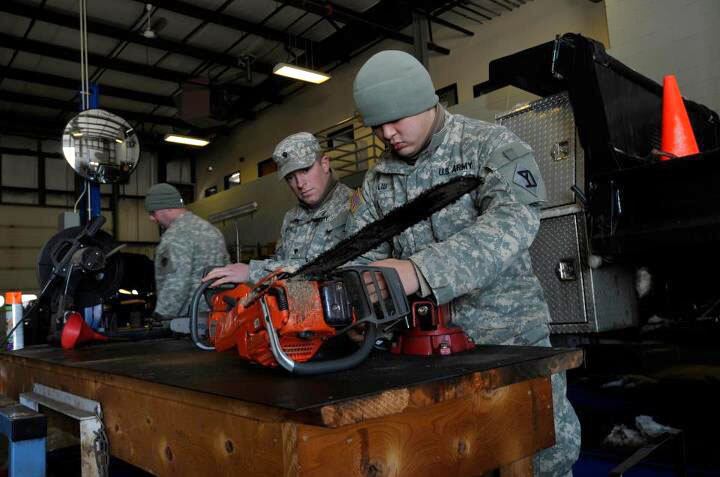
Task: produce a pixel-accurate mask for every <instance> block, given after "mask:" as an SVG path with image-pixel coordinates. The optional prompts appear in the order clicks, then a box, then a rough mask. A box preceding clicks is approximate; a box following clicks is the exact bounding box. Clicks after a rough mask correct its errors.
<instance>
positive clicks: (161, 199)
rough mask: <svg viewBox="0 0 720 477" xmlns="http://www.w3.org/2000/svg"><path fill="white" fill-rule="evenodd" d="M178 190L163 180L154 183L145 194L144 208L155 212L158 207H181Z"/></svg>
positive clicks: (182, 204)
mask: <svg viewBox="0 0 720 477" xmlns="http://www.w3.org/2000/svg"><path fill="white" fill-rule="evenodd" d="M183 208H185V204H184V203H183V200H182V197H181V196H180V192H178V190H177V189H176V188H174V187H173V186H171V185H170V184H166V183H164V182H162V183H160V184H155V185H154V186H152V187H151V188H150V190H148V192H147V195H146V196H145V210H147V211H148V212H155V211H156V210H160V209H183Z"/></svg>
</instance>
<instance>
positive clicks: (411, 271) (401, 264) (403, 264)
mask: <svg viewBox="0 0 720 477" xmlns="http://www.w3.org/2000/svg"><path fill="white" fill-rule="evenodd" d="M370 265H372V266H374V267H387V268H394V269H395V271H397V273H398V276H399V277H400V281H401V282H402V285H403V289H404V290H405V295H412V294H413V293H415V292H417V291H418V290H419V289H420V281H419V280H418V277H417V274H416V272H415V266H414V265H413V263H412V262H411V261H410V260H398V259H396V258H386V259H384V260H378V261H377V262H372V263H371V264H370ZM376 276H377V280H378V285H379V287H380V294H381V297H382V299H385V298H387V296H388V292H387V284H386V283H385V280H384V279H383V277H382V275H380V274H378V275H376ZM363 278H364V279H365V285H366V286H367V287H368V291H369V292H370V300H372V302H373V303H375V302H377V301H378V296H377V293H375V290H374V287H373V286H372V277H371V276H370V274H369V273H365V274H364V276H363Z"/></svg>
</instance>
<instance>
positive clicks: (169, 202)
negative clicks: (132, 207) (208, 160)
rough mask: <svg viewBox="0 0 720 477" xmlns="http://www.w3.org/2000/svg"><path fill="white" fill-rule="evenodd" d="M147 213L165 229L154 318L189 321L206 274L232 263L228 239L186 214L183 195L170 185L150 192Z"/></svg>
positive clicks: (157, 259)
mask: <svg viewBox="0 0 720 477" xmlns="http://www.w3.org/2000/svg"><path fill="white" fill-rule="evenodd" d="M145 210H146V211H147V212H148V214H150V220H151V221H152V222H155V223H156V224H159V225H160V226H161V227H162V228H163V229H165V231H164V233H163V234H162V236H161V238H160V244H159V245H158V247H157V249H156V251H155V288H156V290H157V303H156V305H155V314H156V315H160V317H161V318H177V317H184V316H185V317H186V316H187V315H188V310H189V307H190V299H191V297H192V294H193V292H194V291H195V288H197V285H198V283H200V280H201V278H202V274H203V272H204V270H205V269H206V268H208V267H217V266H221V265H225V264H226V263H228V262H229V261H230V256H229V255H228V251H227V247H226V245H225V239H224V237H223V235H222V234H221V233H220V231H219V230H218V229H217V228H215V227H214V226H213V225H211V224H210V223H209V222H207V221H206V220H203V219H201V218H200V217H198V216H197V215H195V214H193V213H192V212H190V211H189V210H186V209H185V204H184V203H183V200H182V197H181V196H180V192H178V190H177V189H176V188H175V187H173V186H171V185H170V184H165V183H160V184H155V185H154V186H152V187H151V188H150V190H148V193H147V195H146V196H145Z"/></svg>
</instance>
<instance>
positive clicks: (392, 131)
mask: <svg viewBox="0 0 720 477" xmlns="http://www.w3.org/2000/svg"><path fill="white" fill-rule="evenodd" d="M353 96H354V99H355V104H356V106H357V109H358V110H359V111H360V113H361V114H362V117H363V121H364V122H365V124H366V125H367V126H370V127H372V128H373V131H374V133H375V134H376V135H377V137H379V138H380V139H381V140H382V141H383V142H384V143H385V146H386V150H385V152H384V154H383V156H382V158H381V159H380V160H379V161H378V163H377V164H376V166H375V167H374V168H373V169H371V170H369V171H368V173H367V174H366V176H365V181H364V183H363V187H362V190H361V191H360V192H359V195H358V197H357V199H356V201H355V202H360V203H361V204H362V205H361V206H359V207H358V208H357V209H356V210H355V211H354V212H353V214H352V215H351V217H350V219H349V220H348V233H349V234H351V233H354V232H356V231H357V230H359V229H361V228H362V227H364V226H365V225H366V224H368V223H370V222H373V221H375V220H378V219H380V218H382V217H383V216H385V215H386V214H387V213H389V212H390V211H391V210H393V209H395V208H397V207H399V206H402V205H403V204H405V203H406V202H407V201H408V200H410V199H413V198H415V197H417V196H418V195H419V194H421V193H422V192H423V191H425V190H427V189H430V188H432V187H433V186H435V185H437V184H441V183H443V182H446V181H447V180H449V179H451V178H453V177H457V176H474V177H478V178H480V179H481V185H480V186H479V187H478V188H477V189H476V190H475V191H473V192H471V193H469V194H467V195H465V196H463V197H462V198H461V199H460V200H458V201H457V202H455V203H454V204H452V205H450V206H448V207H446V208H445V209H443V210H442V211H440V212H437V213H435V214H433V215H432V217H430V218H429V219H428V220H425V221H423V222H420V223H419V224H417V225H415V226H414V227H411V228H410V229H408V230H405V231H404V232H402V233H401V234H400V235H398V236H396V237H395V238H394V239H393V240H392V241H391V242H388V243H386V244H383V245H382V246H380V247H378V248H377V249H375V250H373V251H372V252H370V253H368V254H366V255H365V256H363V257H362V259H361V263H372V264H373V265H377V266H386V267H392V268H395V269H396V270H397V271H398V273H399V275H400V278H401V280H402V282H403V286H404V288H405V292H406V293H407V294H408V295H415V296H420V297H423V298H424V299H432V300H434V301H435V302H436V303H437V304H438V305H444V304H449V305H450V308H451V310H452V321H453V322H454V323H456V324H458V325H460V326H461V327H463V328H464V329H465V331H466V332H467V333H468V334H469V335H470V336H471V337H472V338H473V339H474V340H475V342H476V343H478V344H502V345H523V346H550V340H549V330H548V325H547V323H548V321H549V312H548V307H547V304H546V303H545V299H544V296H543V292H542V289H541V288H540V283H539V281H538V279H537V278H536V276H535V274H534V272H533V269H532V264H531V262H530V254H529V251H528V248H529V247H530V244H531V243H532V241H533V239H534V238H535V235H536V233H537V231H538V228H539V225H540V216H539V204H540V203H541V202H543V201H544V200H545V187H544V184H543V181H542V177H541V176H540V172H539V170H538V166H537V164H536V162H535V159H534V156H533V152H532V150H531V149H530V147H529V146H528V145H527V144H525V143H524V142H522V141H521V140H520V139H519V138H518V137H517V136H515V135H514V134H513V133H511V132H510V131H509V130H508V129H506V128H505V127H503V126H500V125H496V124H489V123H486V122H483V121H479V120H475V119H470V118H466V117H463V116H460V115H453V114H450V113H449V112H448V111H446V110H445V109H444V108H443V107H442V106H441V105H440V104H438V97H437V95H436V94H435V88H434V86H433V84H432V80H431V79H430V75H429V73H428V71H427V70H426V69H425V68H424V67H423V66H422V65H421V64H420V63H419V62H418V61H417V60H416V59H415V58H414V57H413V56H411V55H409V54H407V53H405V52H402V51H382V52H380V53H377V54H376V55H374V56H372V57H371V58H370V59H369V60H368V61H367V62H366V63H365V64H364V65H363V66H362V67H361V68H360V70H359V71H358V73H357V76H356V77H355V82H354V84H353ZM552 383H553V405H554V412H555V436H556V444H555V446H554V447H552V448H550V449H546V450H544V451H542V452H540V453H538V454H537V455H536V456H535V458H534V462H533V463H534V471H535V475H542V476H565V475H571V474H572V465H573V463H574V462H575V461H576V460H577V457H578V455H579V451H580V423H579V421H578V419H577V416H576V415H575V411H574V410H573V408H572V406H571V405H570V402H569V401H568V400H567V397H566V381H565V374H564V373H562V374H554V375H553V376H552Z"/></svg>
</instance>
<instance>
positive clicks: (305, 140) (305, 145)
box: [272, 132, 322, 179]
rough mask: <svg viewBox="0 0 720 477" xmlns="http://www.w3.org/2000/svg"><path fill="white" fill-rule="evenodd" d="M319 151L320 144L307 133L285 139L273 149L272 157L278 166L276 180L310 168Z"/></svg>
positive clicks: (320, 149)
mask: <svg viewBox="0 0 720 477" xmlns="http://www.w3.org/2000/svg"><path fill="white" fill-rule="evenodd" d="M320 151H322V148H321V147H320V142H319V141H318V140H317V138H316V137H315V136H313V135H312V134H310V133H308V132H299V133H297V134H293V135H292V136H288V137H286V138H285V139H283V140H282V141H280V144H278V145H277V146H276V147H275V151H274V152H273V156H272V157H273V160H274V161H275V162H276V163H277V165H278V178H279V179H284V178H285V176H287V175H288V174H290V173H291V172H295V171H297V170H298V169H305V168H306V167H310V166H312V165H313V163H314V162H315V160H316V159H317V158H318V153H319V152H320Z"/></svg>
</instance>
